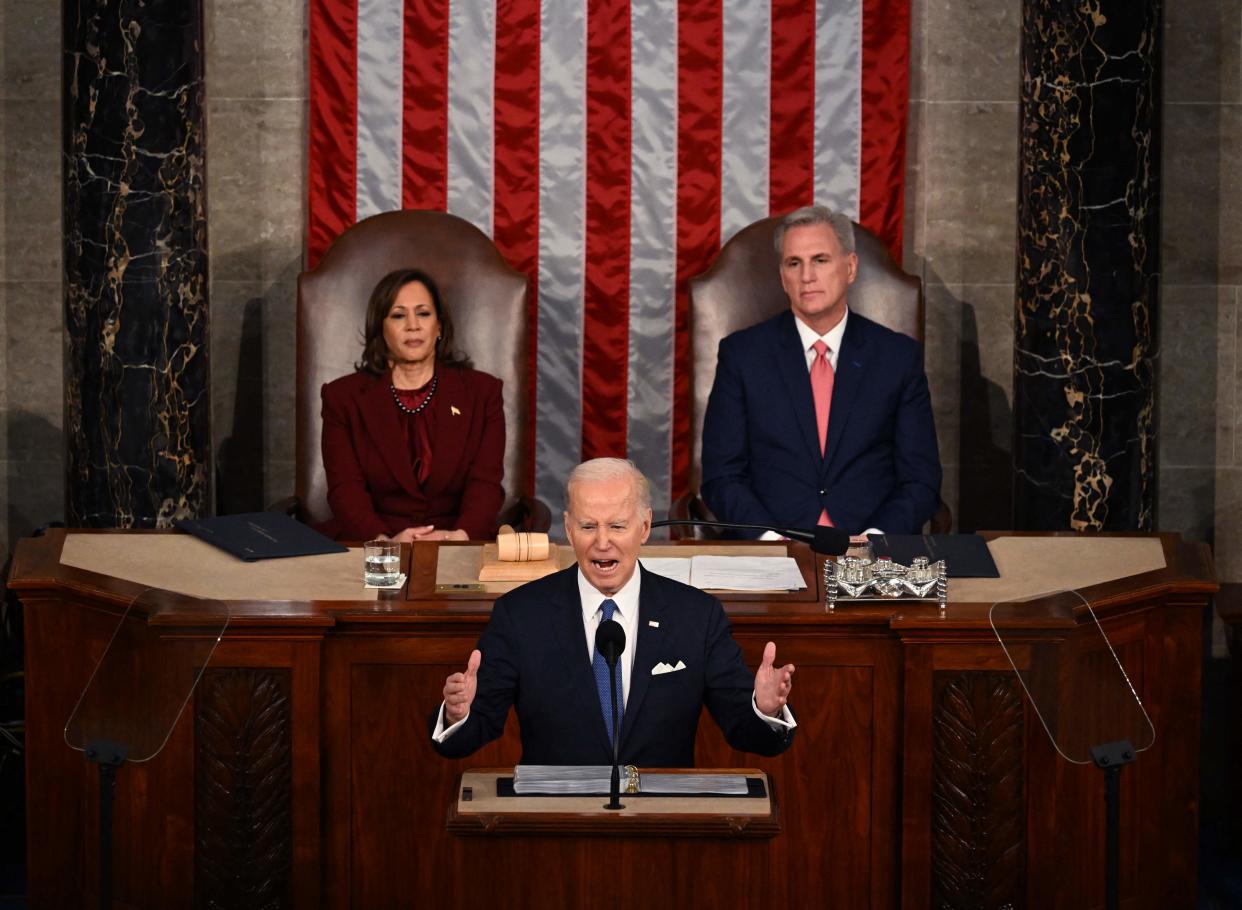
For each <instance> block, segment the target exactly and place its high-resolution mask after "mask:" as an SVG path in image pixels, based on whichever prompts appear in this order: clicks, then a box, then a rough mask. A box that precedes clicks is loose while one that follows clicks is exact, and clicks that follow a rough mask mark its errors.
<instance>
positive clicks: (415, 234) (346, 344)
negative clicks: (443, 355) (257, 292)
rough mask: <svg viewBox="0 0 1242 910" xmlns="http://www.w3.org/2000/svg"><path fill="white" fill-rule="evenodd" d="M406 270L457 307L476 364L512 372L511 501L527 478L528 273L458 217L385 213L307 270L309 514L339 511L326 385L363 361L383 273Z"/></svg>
mask: <svg viewBox="0 0 1242 910" xmlns="http://www.w3.org/2000/svg"><path fill="white" fill-rule="evenodd" d="M399 268H419V269H422V270H423V271H424V272H426V273H427V274H428V275H430V276H431V278H432V280H433V281H435V283H436V285H437V287H438V288H439V289H440V295H441V298H442V300H443V302H444V304H445V307H446V308H447V310H448V311H449V312H450V313H451V314H452V318H453V330H454V334H455V336H456V337H455V341H454V343H455V346H456V347H457V349H458V350H460V351H462V352H464V353H465V354H466V355H468V356H469V357H470V358H471V359H472V360H473V361H474V367H475V368H476V369H479V370H482V371H484V372H486V373H491V374H492V375H493V376H496V377H498V378H499V379H501V380H503V382H504V403H505V479H504V484H505V488H506V490H507V491H508V493H509V497H508V501H509V502H512V501H513V499H514V498H515V494H520V493H521V492H522V491H523V490H524V488H525V486H526V477H527V468H528V463H527V459H526V445H525V438H526V437H525V427H526V426H527V425H528V405H527V381H528V380H527V376H528V373H527V343H528V338H527V335H528V328H527V326H528V323H527V313H526V285H527V281H526V276H525V275H522V274H521V273H520V272H517V271H515V270H514V269H512V268H510V267H509V264H508V263H507V262H505V260H504V257H502V256H501V255H500V251H499V250H497V249H496V247H495V245H494V244H493V243H492V241H491V240H490V239H489V238H488V236H487V235H486V234H484V233H483V232H482V231H480V230H479V229H478V228H476V227H475V226H474V225H472V224H470V222H468V221H465V220H464V219H462V218H458V217H457V216H456V215H450V214H447V213H445V212H426V211H412V210H411V211H400V212H386V213H384V214H381V215H374V216H372V217H370V218H366V219H364V220H362V221H359V222H358V223H357V224H355V225H353V226H352V227H350V228H348V229H347V230H346V231H345V232H344V233H342V234H341V236H340V237H338V238H337V239H336V241H335V242H334V243H333V244H332V246H331V247H330V248H329V249H328V251H327V252H326V253H325V254H324V256H323V259H322V260H320V262H319V264H318V265H317V266H316V267H315V268H314V269H312V270H311V271H309V272H303V273H302V274H301V275H299V276H298V326H297V339H298V341H297V344H298V346H297V358H298V360H297V402H296V407H297V437H296V443H295V445H296V449H297V452H296V458H297V464H296V487H297V489H296V492H297V496H298V499H299V500H300V504H301V509H302V517H303V518H305V519H306V520H308V521H312V522H316V521H322V520H324V519H327V518H329V517H331V514H332V513H331V510H330V509H329V508H328V495H327V494H328V488H327V479H326V477H325V475H324V470H323V453H322V450H321V438H320V437H321V434H322V430H323V415H322V404H321V400H320V394H319V390H320V388H321V387H322V386H323V384H324V383H325V382H330V381H332V380H333V379H336V378H337V377H339V376H344V375H345V374H347V373H349V372H352V371H353V369H354V364H355V363H357V362H358V361H359V360H360V359H361V357H362V338H363V330H364V321H365V319H366V308H367V300H368V299H369V298H370V296H371V291H372V289H373V288H374V287H375V285H376V284H377V283H378V282H379V280H380V279H381V278H383V277H384V276H385V275H387V274H388V273H389V272H391V271H393V270H395V269H399Z"/></svg>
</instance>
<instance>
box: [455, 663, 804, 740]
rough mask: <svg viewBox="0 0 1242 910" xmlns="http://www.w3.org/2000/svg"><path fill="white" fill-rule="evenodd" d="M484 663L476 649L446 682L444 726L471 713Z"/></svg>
mask: <svg viewBox="0 0 1242 910" xmlns="http://www.w3.org/2000/svg"><path fill="white" fill-rule="evenodd" d="M773 649H774V650H775V646H774V647H773ZM482 662H483V654H482V652H480V651H479V650H478V649H477V648H476V649H475V650H473V651H471V652H470V660H469V661H467V662H466V672H465V673H454V674H453V675H452V676H450V677H449V678H448V679H446V680H445V681H444V726H446V727H451V726H452V725H453V724H455V723H457V722H458V721H459V720H462V719H463V718H464V717H465V716H466V715H467V714H469V713H470V703H471V702H472V701H474V693H475V691H476V690H477V689H478V688H479V664H480V663H482ZM791 669H792V668H791Z"/></svg>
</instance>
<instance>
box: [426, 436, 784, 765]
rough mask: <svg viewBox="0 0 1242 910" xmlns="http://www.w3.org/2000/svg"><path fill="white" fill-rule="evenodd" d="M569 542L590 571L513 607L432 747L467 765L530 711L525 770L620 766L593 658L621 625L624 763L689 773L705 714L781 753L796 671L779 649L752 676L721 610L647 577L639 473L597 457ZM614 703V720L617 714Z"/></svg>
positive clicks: (598, 660) (469, 670) (463, 681)
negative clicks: (599, 632)
mask: <svg viewBox="0 0 1242 910" xmlns="http://www.w3.org/2000/svg"><path fill="white" fill-rule="evenodd" d="M566 503H567V509H566V511H565V532H566V534H567V535H568V537H569V540H570V543H572V544H573V548H574V554H575V555H576V556H577V559H578V564H577V565H576V566H573V567H571V568H569V569H565V570H563V571H561V572H557V573H555V574H553V575H549V576H547V577H546V578H542V579H539V580H538V581H533V582H530V583H529V584H525V585H522V587H520V588H517V589H516V590H514V591H511V592H509V593H508V594H505V595H504V596H503V597H500V598H499V599H498V600H497V601H496V604H495V606H494V608H493V609H492V618H491V621H490V622H489V623H488V625H487V628H486V629H484V630H483V634H482V636H481V637H480V638H479V644H478V647H477V648H476V649H475V651H474V652H473V653H471V655H470V659H469V662H468V663H467V664H466V669H465V671H464V672H461V673H454V674H452V675H451V676H449V677H448V679H447V680H446V681H445V684H444V702H443V703H442V704H441V705H440V707H439V708H438V709H437V710H436V711H435V712H434V714H433V715H432V716H431V719H430V729H431V738H432V744H433V746H434V747H435V749H436V751H437V752H439V753H440V754H441V755H444V756H446V757H448V758H462V757H465V756H467V755H470V754H471V753H473V752H474V751H475V750H477V749H479V748H480V747H481V746H484V745H486V744H487V743H489V742H491V741H492V740H494V739H495V738H496V737H498V736H500V734H501V733H502V732H503V731H504V726H505V720H506V718H507V717H508V716H509V708H510V707H514V708H516V709H517V716H518V725H519V727H520V728H521V734H522V762H523V763H525V764H550V765H555V764H564V765H610V764H612V755H613V752H612V739H611V735H612V731H611V726H612V711H611V699H610V695H609V694H608V669H607V666H606V665H605V664H604V663H603V658H602V657H600V656H599V655H598V654H597V653H595V650H594V642H595V632H596V629H597V628H598V627H599V624H600V622H601V621H602V620H603V619H607V618H610V619H612V620H614V621H616V622H618V623H620V624H621V626H622V627H623V628H624V630H625V641H626V647H625V650H624V651H623V652H622V654H621V657H620V659H619V660H618V661H617V668H618V670H619V671H620V679H619V681H617V697H618V705H619V717H620V761H621V763H622V764H633V765H640V766H645V767H690V766H693V764H694V738H695V731H696V728H697V726H698V722H699V717H700V715H701V713H702V710H703V707H704V706H705V705H706V707H707V709H708V711H709V712H710V713H711V715H712V717H713V718H714V719H715V721H716V723H717V724H719V725H720V727H721V729H722V730H724V733H725V736H726V738H727V739H728V741H729V744H730V745H731V746H733V748H735V749H738V750H740V751H743V752H757V753H759V754H761V755H776V754H778V753H780V752H782V751H784V750H785V749H786V748H787V747H788V746H789V743H790V741H791V740H792V737H793V728H794V727H795V726H796V723H795V722H794V719H793V715H792V714H791V713H790V711H789V708H788V707H787V705H786V701H787V699H788V697H789V691H790V687H791V686H792V684H793V672H794V667H793V665H792V664H787V665H785V666H783V667H776V666H774V663H775V658H776V645H775V644H774V643H772V642H768V643H767V646H766V647H765V648H764V652H763V662H762V663H761V664H760V666H759V669H758V671H757V672H756V673H755V674H754V675H752V674H751V673H750V671H749V670H747V668H746V665H745V664H744V663H743V661H742V651H741V649H740V648H739V647H738V645H737V642H735V641H734V640H733V635H732V633H731V632H730V629H729V620H728V619H727V617H726V616H725V613H724V609H723V607H722V606H721V604H720V601H719V600H717V599H716V598H715V597H712V596H711V595H709V594H705V593H703V592H702V591H700V590H698V589H697V588H692V587H689V586H688V585H683V584H681V583H680V582H676V581H672V580H670V579H668V578H665V577H663V576H661V575H656V574H654V573H652V572H648V571H647V570H646V569H644V568H642V567H641V566H640V565H639V563H638V548H639V547H640V546H641V545H642V544H643V543H644V542H645V541H646V540H647V535H648V534H649V533H650V531H651V493H650V489H649V487H648V485H647V480H646V478H645V477H643V475H642V473H641V472H640V471H639V470H638V469H637V468H635V467H634V465H633V464H632V463H631V462H628V461H622V460H621V459H617V458H597V459H595V460H593V461H588V462H585V463H583V464H580V465H579V466H578V467H576V468H575V469H574V470H573V471H572V472H571V473H570V475H569V481H568V483H567V484H566ZM605 705H607V706H608V707H607V710H605V707H604V706H605Z"/></svg>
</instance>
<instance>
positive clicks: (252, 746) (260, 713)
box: [194, 669, 293, 910]
mask: <svg viewBox="0 0 1242 910" xmlns="http://www.w3.org/2000/svg"><path fill="white" fill-rule="evenodd" d="M288 692H289V673H288V671H287V670H272V669H222V670H208V671H207V672H206V673H205V674H204V675H203V679H202V683H201V685H200V686H199V691H198V700H197V707H196V714H195V728H194V735H195V751H196V755H195V793H194V826H195V851H194V876H195V877H194V895H195V906H196V907H200V908H225V907H230V908H232V907H245V908H257V910H266V908H277V907H286V906H289V904H290V881H289V879H290V869H291V863H292V856H293V829H292V816H291V814H290V805H291V794H290V776H291V772H292V767H291V748H290V734H289V695H288Z"/></svg>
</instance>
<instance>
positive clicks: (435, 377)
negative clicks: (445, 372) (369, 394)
mask: <svg viewBox="0 0 1242 910" xmlns="http://www.w3.org/2000/svg"><path fill="white" fill-rule="evenodd" d="M439 384H440V374H439V373H433V374H432V376H431V391H429V392H428V393H427V397H426V398H424V399H423V400H422V401H420V402H419V403H418V407H415V408H407V407H406V406H405V402H404V401H402V400H401V396H400V395H398V394H397V386H396V385H395V384H391V383H390V384H389V387H390V388H391V389H392V400H393V401H395V402H396V403H397V407H398V408H400V409H401V410H402V411H404V412H405V413H406V414H417V413H418V412H419V411H421V410H422V409H423V408H425V407H427V405H428V404H429V403H430V402H431V399H433V398H435V397H436V386H438V385H439Z"/></svg>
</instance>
